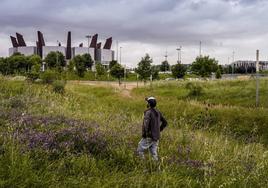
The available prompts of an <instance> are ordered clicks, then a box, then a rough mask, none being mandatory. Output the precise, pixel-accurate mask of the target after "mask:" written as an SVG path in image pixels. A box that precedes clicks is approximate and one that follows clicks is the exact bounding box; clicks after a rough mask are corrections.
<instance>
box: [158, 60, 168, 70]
mask: <svg viewBox="0 0 268 188" xmlns="http://www.w3.org/2000/svg"><path fill="white" fill-rule="evenodd" d="M169 68H170V65H169V63H168V61H163V62H162V63H161V65H160V71H162V72H166V71H169Z"/></svg>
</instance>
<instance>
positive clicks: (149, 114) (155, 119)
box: [137, 97, 167, 160]
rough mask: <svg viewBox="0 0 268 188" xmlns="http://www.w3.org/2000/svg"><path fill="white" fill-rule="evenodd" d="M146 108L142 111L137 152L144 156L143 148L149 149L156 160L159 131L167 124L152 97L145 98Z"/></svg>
mask: <svg viewBox="0 0 268 188" xmlns="http://www.w3.org/2000/svg"><path fill="white" fill-rule="evenodd" d="M146 101H147V102H148V104H147V107H148V109H147V110H146V111H145V112H144V120H143V126H142V139H141V141H140V142H139V146H138V149H137V151H138V153H139V155H140V156H141V157H142V158H144V150H146V149H149V150H150V152H151V154H152V156H153V159H154V160H158V156H157V147H158V142H159V139H160V132H161V131H162V130H163V129H164V128H165V127H166V126H167V121H166V120H165V118H164V117H163V116H162V114H161V112H160V111H159V110H157V109H155V107H156V100H155V98H154V97H150V98H148V99H146Z"/></svg>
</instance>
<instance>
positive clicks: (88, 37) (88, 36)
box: [86, 35, 91, 54]
mask: <svg viewBox="0 0 268 188" xmlns="http://www.w3.org/2000/svg"><path fill="white" fill-rule="evenodd" d="M86 38H87V41H88V43H87V44H88V54H89V41H90V38H91V35H86Z"/></svg>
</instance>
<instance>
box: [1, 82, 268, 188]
mask: <svg viewBox="0 0 268 188" xmlns="http://www.w3.org/2000/svg"><path fill="white" fill-rule="evenodd" d="M187 84H188V83H187V82H183V81H178V82H156V83H154V84H153V86H152V87H150V86H147V87H141V88H136V89H133V90H132V91H131V93H130V95H127V96H126V95H122V92H121V91H120V90H118V89H115V88H110V87H96V86H87V85H77V84H75V83H69V84H67V86H66V91H65V93H64V94H63V95H60V94H56V93H53V92H52V88H51V87H50V86H46V85H41V84H31V83H27V82H23V81H10V80H6V79H5V78H0V187H266V186H267V184H268V170H267V169H268V150H267V144H268V116H267V113H268V80H261V87H260V88H261V89H260V107H259V108H256V107H255V81H254V80H247V81H238V80H237V81H209V82H205V81H202V82H201V81H200V82H194V83H193V84H194V85H196V86H199V87H201V88H202V89H201V92H200V93H199V94H198V95H191V94H189V93H190V92H191V91H190V90H189V89H187V87H186V85H187ZM151 95H154V96H155V97H156V98H157V99H158V108H159V109H160V110H161V111H162V112H163V114H164V115H165V116H166V118H167V120H168V123H169V126H168V127H167V129H165V130H164V132H163V133H162V137H161V141H160V148H159V155H160V156H161V159H160V161H159V163H154V162H153V161H151V160H150V157H149V154H148V156H147V158H148V159H147V160H146V161H141V160H140V159H139V158H138V157H137V156H136V153H135V150H136V147H137V143H138V141H139V139H140V138H141V122H142V118H143V111H144V110H145V106H146V104H145V102H144V97H145V96H151Z"/></svg>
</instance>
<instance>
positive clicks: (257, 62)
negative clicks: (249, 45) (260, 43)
mask: <svg viewBox="0 0 268 188" xmlns="http://www.w3.org/2000/svg"><path fill="white" fill-rule="evenodd" d="M259 85H260V84H259V50H257V51H256V107H258V106H259Z"/></svg>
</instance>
